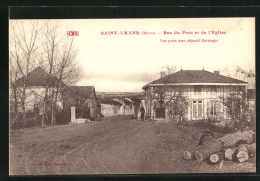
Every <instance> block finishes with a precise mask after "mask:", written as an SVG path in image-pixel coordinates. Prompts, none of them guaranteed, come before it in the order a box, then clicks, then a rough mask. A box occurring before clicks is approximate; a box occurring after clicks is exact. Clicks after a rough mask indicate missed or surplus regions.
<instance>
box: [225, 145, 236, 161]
mask: <svg viewBox="0 0 260 181" xmlns="http://www.w3.org/2000/svg"><path fill="white" fill-rule="evenodd" d="M236 150H237V147H234V148H228V149H227V150H226V151H225V159H226V160H228V161H232V160H233V155H234V153H235V152H236Z"/></svg>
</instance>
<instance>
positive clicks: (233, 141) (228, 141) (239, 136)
mask: <svg viewBox="0 0 260 181" xmlns="http://www.w3.org/2000/svg"><path fill="white" fill-rule="evenodd" d="M218 140H219V141H220V142H223V148H231V147H236V146H238V145H237V144H238V143H239V142H245V143H247V144H252V143H254V141H255V133H254V131H252V130H250V131H242V132H236V133H233V134H227V135H225V136H223V137H221V138H219V139H218Z"/></svg>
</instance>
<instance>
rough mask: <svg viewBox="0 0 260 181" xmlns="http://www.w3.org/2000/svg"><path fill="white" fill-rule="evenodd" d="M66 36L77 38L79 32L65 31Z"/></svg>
mask: <svg viewBox="0 0 260 181" xmlns="http://www.w3.org/2000/svg"><path fill="white" fill-rule="evenodd" d="M67 36H79V31H67Z"/></svg>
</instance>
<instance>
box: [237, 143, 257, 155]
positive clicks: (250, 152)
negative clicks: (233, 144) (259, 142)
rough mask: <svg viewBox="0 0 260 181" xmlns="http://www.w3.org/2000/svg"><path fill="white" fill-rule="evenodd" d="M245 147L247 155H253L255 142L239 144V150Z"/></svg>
mask: <svg viewBox="0 0 260 181" xmlns="http://www.w3.org/2000/svg"><path fill="white" fill-rule="evenodd" d="M245 147H246V148H245ZM245 149H247V153H248V156H249V157H252V156H254V155H255V153H256V143H253V144H249V145H248V144H241V145H239V151H244V150H245Z"/></svg>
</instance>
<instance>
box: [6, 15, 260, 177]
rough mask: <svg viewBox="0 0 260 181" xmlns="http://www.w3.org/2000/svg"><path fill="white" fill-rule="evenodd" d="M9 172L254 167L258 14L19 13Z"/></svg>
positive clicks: (13, 24)
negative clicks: (49, 15) (135, 15)
mask: <svg viewBox="0 0 260 181" xmlns="http://www.w3.org/2000/svg"><path fill="white" fill-rule="evenodd" d="M9 77H10V80H9V90H10V94H9V95H10V96H9V97H10V98H9V100H10V108H9V112H10V120H9V121H10V122H9V125H10V126H9V138H10V139H9V140H10V142H9V153H10V162H9V163H10V164H9V165H10V167H9V172H10V175H82V174H86V175H87V174H178V173H241V172H244V173H245V172H246V173H255V172H256V154H255V152H256V143H255V137H256V112H255V18H250V17H248V18H244V17H235V18H152V19H151V18H147V19H27V20H26V19H10V21H9Z"/></svg>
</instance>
